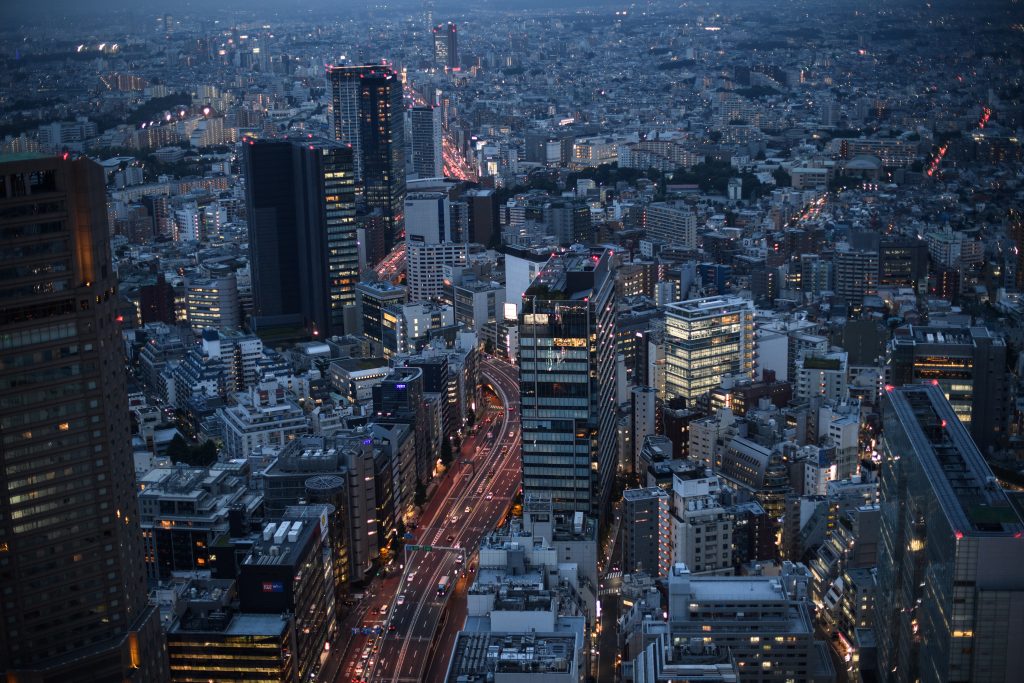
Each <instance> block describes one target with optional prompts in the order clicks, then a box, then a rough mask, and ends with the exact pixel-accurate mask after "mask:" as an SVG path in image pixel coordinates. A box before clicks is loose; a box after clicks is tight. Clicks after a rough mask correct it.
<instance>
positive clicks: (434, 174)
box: [409, 106, 444, 178]
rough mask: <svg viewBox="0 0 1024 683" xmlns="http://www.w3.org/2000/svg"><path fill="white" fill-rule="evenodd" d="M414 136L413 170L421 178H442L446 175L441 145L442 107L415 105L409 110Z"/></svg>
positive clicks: (412, 134) (411, 132) (411, 131)
mask: <svg viewBox="0 0 1024 683" xmlns="http://www.w3.org/2000/svg"><path fill="white" fill-rule="evenodd" d="M409 124H410V128H411V130H410V134H411V136H412V170H413V172H414V173H416V175H418V176H419V177H420V178H440V177H442V176H443V175H444V156H443V154H442V146H441V135H442V128H441V109H440V108H439V107H433V106H428V107H413V108H412V109H410V110H409Z"/></svg>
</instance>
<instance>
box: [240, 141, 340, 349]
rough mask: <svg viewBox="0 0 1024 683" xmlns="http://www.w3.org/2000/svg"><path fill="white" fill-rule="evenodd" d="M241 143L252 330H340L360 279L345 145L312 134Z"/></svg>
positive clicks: (322, 333)
mask: <svg viewBox="0 0 1024 683" xmlns="http://www.w3.org/2000/svg"><path fill="white" fill-rule="evenodd" d="M244 148H245V152H244V165H245V176H246V201H247V204H248V210H249V252H250V261H251V264H252V265H251V267H252V282H253V298H254V318H255V320H254V323H255V327H256V329H257V330H258V329H260V328H264V329H265V328H267V327H286V326H294V327H303V328H305V329H306V331H307V332H309V333H310V334H313V335H318V336H329V335H335V334H344V333H345V332H346V329H345V322H344V317H345V315H346V311H347V310H349V308H350V307H351V312H352V315H354V313H355V309H354V304H355V286H356V282H357V281H358V279H359V249H358V242H357V238H356V218H355V175H354V172H353V152H352V148H351V147H349V146H348V145H343V144H339V143H336V142H328V141H322V140H311V139H301V140H271V141H255V140H254V141H250V142H249V144H246V145H244ZM349 331H351V330H349Z"/></svg>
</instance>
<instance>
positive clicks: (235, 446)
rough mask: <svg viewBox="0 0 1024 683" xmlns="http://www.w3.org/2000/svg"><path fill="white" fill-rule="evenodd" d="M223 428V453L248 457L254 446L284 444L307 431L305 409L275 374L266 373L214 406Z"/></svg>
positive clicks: (228, 455) (231, 456)
mask: <svg viewBox="0 0 1024 683" xmlns="http://www.w3.org/2000/svg"><path fill="white" fill-rule="evenodd" d="M217 415H218V417H219V419H220V422H221V424H222V426H223V430H224V454H225V455H226V456H227V457H229V458H245V457H248V456H249V455H250V454H251V453H252V452H253V451H254V450H255V449H256V447H257V446H283V445H285V444H286V443H287V442H288V441H290V440H292V439H294V438H295V437H296V436H298V435H299V434H302V433H304V432H305V431H306V429H307V427H308V425H307V422H306V413H305V412H304V411H303V410H302V408H300V407H299V405H298V404H297V403H296V402H295V401H294V400H292V399H291V398H290V397H289V396H287V395H286V393H285V390H284V387H283V386H281V384H280V383H279V382H278V381H277V380H276V379H275V378H274V377H272V376H271V377H266V378H264V379H263V380H262V381H260V382H259V383H258V384H256V385H254V386H253V387H251V388H250V389H249V390H248V391H244V392H239V393H238V394H236V395H235V401H234V403H233V404H232V405H228V406H224V407H223V408H219V409H218V410H217Z"/></svg>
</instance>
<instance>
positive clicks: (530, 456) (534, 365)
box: [518, 249, 618, 518]
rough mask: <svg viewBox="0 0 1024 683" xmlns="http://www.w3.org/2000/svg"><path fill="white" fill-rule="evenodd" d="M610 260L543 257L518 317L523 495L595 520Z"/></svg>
mask: <svg viewBox="0 0 1024 683" xmlns="http://www.w3.org/2000/svg"><path fill="white" fill-rule="evenodd" d="M610 261H611V252H610V251H607V250H602V249H595V250H593V251H590V250H581V251H571V252H567V253H566V254H563V255H560V256H558V257H555V258H553V259H551V261H550V262H549V263H548V264H547V266H545V268H544V270H543V271H541V272H540V273H539V274H538V275H537V277H536V279H534V281H533V283H532V284H531V285H530V287H529V289H527V290H526V293H525V295H524V297H523V313H522V314H521V315H520V317H519V363H518V365H519V384H520V396H521V408H522V412H521V420H522V432H523V453H522V457H523V493H524V495H530V494H540V495H541V496H542V497H544V498H550V499H551V504H552V509H553V510H554V511H555V512H583V513H585V514H588V515H591V516H593V517H595V518H597V517H601V516H602V515H603V513H604V512H605V511H606V510H608V509H610V508H609V506H608V503H609V498H610V494H611V487H612V481H613V479H614V477H615V467H616V462H617V450H618V447H617V446H618V445H617V438H616V431H615V419H616V405H615V342H614V339H615V285H614V277H613V275H612V273H611V271H610V268H611V263H610Z"/></svg>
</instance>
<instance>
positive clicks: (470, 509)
mask: <svg viewBox="0 0 1024 683" xmlns="http://www.w3.org/2000/svg"><path fill="white" fill-rule="evenodd" d="M472 511H473V509H472V508H471V507H469V506H468V505H467V506H466V510H465V512H466V514H467V515H468V514H469V513H470V512H472Z"/></svg>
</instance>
